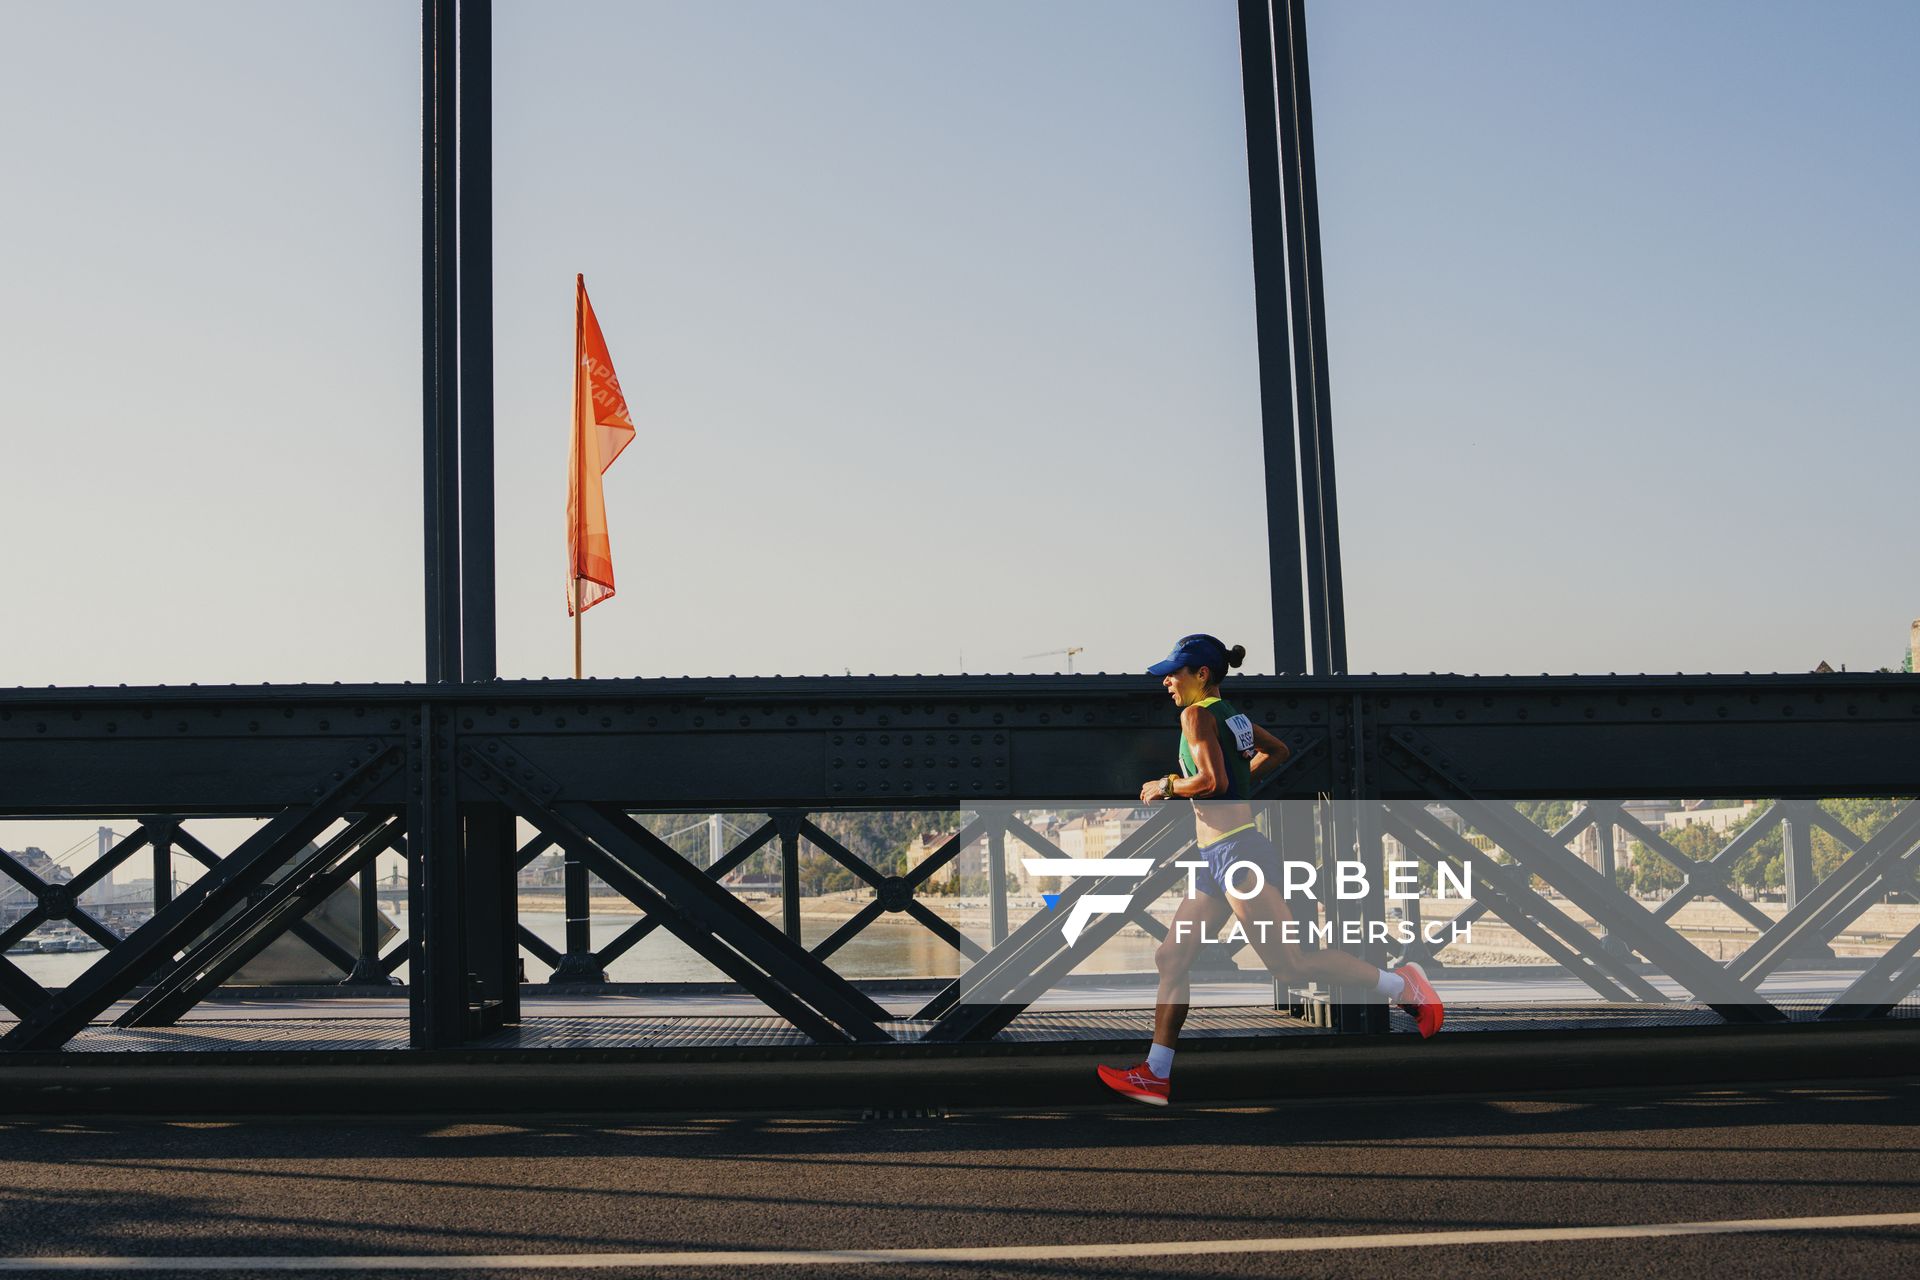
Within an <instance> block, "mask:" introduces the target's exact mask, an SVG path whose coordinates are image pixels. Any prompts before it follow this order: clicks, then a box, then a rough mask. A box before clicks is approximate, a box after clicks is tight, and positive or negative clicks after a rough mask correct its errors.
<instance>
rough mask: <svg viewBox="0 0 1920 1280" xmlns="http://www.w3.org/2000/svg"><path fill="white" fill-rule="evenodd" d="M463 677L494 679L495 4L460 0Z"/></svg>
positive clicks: (461, 639)
mask: <svg viewBox="0 0 1920 1280" xmlns="http://www.w3.org/2000/svg"><path fill="white" fill-rule="evenodd" d="M459 97H460V120H459V124H460V145H459V152H460V182H459V186H460V211H459V212H460V223H459V226H460V244H459V255H460V289H459V303H460V344H459V345H460V678H461V679H462V680H468V681H472V680H491V679H493V678H494V677H495V676H496V675H497V674H498V671H497V670H496V667H497V658H496V655H495V642H494V627H495V621H494V620H495V610H494V546H493V3H492V0H460V83H459Z"/></svg>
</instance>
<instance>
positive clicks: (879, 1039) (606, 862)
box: [459, 743, 893, 1044]
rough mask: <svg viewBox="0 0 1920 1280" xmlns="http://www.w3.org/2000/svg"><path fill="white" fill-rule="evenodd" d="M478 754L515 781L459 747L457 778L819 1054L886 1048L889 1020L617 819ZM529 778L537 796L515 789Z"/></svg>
mask: <svg viewBox="0 0 1920 1280" xmlns="http://www.w3.org/2000/svg"><path fill="white" fill-rule="evenodd" d="M481 745H482V746H483V747H486V748H487V749H488V750H489V753H490V754H493V755H495V756H500V757H504V758H505V760H506V761H507V762H510V763H511V764H512V765H513V767H514V769H516V770H517V771H518V775H519V776H515V774H514V773H512V772H509V770H508V769H507V768H505V767H502V766H500V765H496V764H495V763H493V762H492V761H489V760H487V759H485V758H483V757H482V756H481V755H480V754H479V753H478V752H476V751H474V750H473V749H472V748H470V747H467V746H465V745H463V746H462V747H461V749H460V754H459V764H460V768H461V770H462V771H463V772H465V773H466V774H467V775H468V776H469V777H471V778H472V779H474V780H475V781H476V782H478V783H479V784H480V785H481V786H482V787H484V788H485V789H486V790H487V791H489V792H490V793H491V794H492V795H493V796H494V797H495V798H497V799H498V800H499V801H500V802H501V803H503V804H505V805H506V806H507V807H508V808H510V809H512V810H513V811H514V812H515V813H516V814H518V815H519V816H520V817H521V818H523V819H525V820H526V821H527V822H529V823H531V824H532V825H533V826H534V827H536V828H538V829H539V830H540V831H541V832H542V833H543V834H545V835H547V836H550V837H551V838H552V839H553V841H554V842H555V843H556V844H558V845H560V847H561V848H563V849H565V850H566V851H567V852H568V853H571V854H572V855H573V856H574V857H576V858H578V859H580V861H581V862H583V863H585V864H586V865H587V867H588V868H589V869H590V870H592V871H593V873H594V874H595V875H598V876H599V877H600V878H601V879H602V880H604V881H606V882H607V884H608V885H610V886H611V887H612V888H613V889H614V890H616V891H617V892H619V893H620V894H622V895H623V896H625V897H626V898H627V899H628V900H629V901H631V902H632V903H634V904H635V905H636V906H638V907H639V908H640V909H641V910H643V911H645V912H647V914H648V915H650V916H653V917H655V918H657V919H658V920H659V921H660V922H661V924H663V925H664V926H665V927H666V928H667V930H668V931H669V932H671V933H672V934H673V935H674V936H675V937H676V938H679V939H680V940H681V941H682V942H684V943H686V944H687V946H688V947H689V948H691V949H692V950H693V951H694V952H695V953H696V954H698V955H699V956H700V957H701V958H702V959H704V960H706V961H707V963H709V964H711V965H713V967H714V968H716V969H718V970H720V971H721V972H722V973H724V974H726V975H727V976H728V977H730V978H732V979H733V980H734V981H736V982H738V983H739V984H740V985H741V986H742V987H744V988H746V990H747V991H748V992H749V993H751V994H752V995H753V996H755V997H756V998H757V999H759V1000H760V1001H761V1002H762V1003H763V1004H765V1005H766V1006H767V1007H768V1008H769V1009H771V1010H773V1011H774V1012H775V1013H777V1014H779V1015H780V1016H781V1017H783V1018H785V1019H786V1020H787V1021H789V1022H791V1023H792V1024H793V1025H794V1026H795V1027H797V1028H798V1029H799V1030H800V1031H802V1032H804V1033H805V1034H806V1035H808V1036H810V1037H811V1038H813V1039H814V1040H816V1041H819V1042H821V1043H825V1044H848V1043H853V1042H860V1043H884V1042H887V1041H890V1040H891V1039H892V1038H893V1037H891V1036H889V1035H888V1034H887V1033H886V1032H885V1031H884V1030H882V1029H881V1027H880V1026H879V1023H880V1022H881V1021H884V1020H886V1019H888V1018H890V1017H891V1016H892V1015H890V1014H889V1013H888V1012H887V1011H886V1010H885V1009H883V1008H881V1007H880V1006H879V1005H878V1004H875V1003H874V1002H873V1000H872V999H871V998H869V997H868V996H867V995H866V994H865V993H864V992H862V991H860V990H859V989H858V988H856V987H855V986H854V985H853V984H852V983H850V982H848V981H847V980H846V979H845V978H842V977H841V976H840V975H839V974H837V973H835V972H834V971H833V970H832V969H829V968H828V967H827V966H826V964H825V963H824V962H822V961H821V960H819V959H818V958H817V957H815V956H813V955H810V954H808V952H807V951H806V950H805V948H803V947H801V946H800V944H799V943H797V942H795V941H793V940H792V939H790V938H788V937H787V936H786V935H785V934H783V933H781V932H780V931H779V930H778V929H775V928H774V927H773V926H772V925H771V924H769V923H768V922H767V921H766V920H765V919H764V918H762V917H761V916H760V915H759V913H757V912H755V911H754V910H752V909H751V908H750V907H748V906H747V905H746V904H745V903H743V902H741V901H740V900H739V899H738V898H736V897H734V896H733V895H732V894H731V893H728V892H727V891H726V890H725V889H724V888H722V887H721V886H720V885H718V884H715V883H714V882H713V881H712V880H711V879H709V878H708V877H707V875H706V873H705V872H703V871H702V870H700V869H699V868H698V867H695V866H694V865H693V864H692V863H690V862H688V861H687V860H686V859H685V858H682V857H681V856H680V855H679V854H678V853H676V852H674V850H673V848H672V846H670V845H668V844H667V843H666V842H665V841H663V840H661V839H660V838H659V837H658V836H656V835H654V834H653V833H652V832H651V831H648V830H647V829H646V828H645V827H643V826H641V825H640V824H639V823H637V822H635V821H634V820H633V819H632V818H631V817H629V816H627V814H626V813H625V812H623V811H621V810H620V809H618V808H617V807H616V806H611V805H599V804H589V803H586V802H581V801H572V802H566V801H556V800H554V799H552V797H554V796H557V795H558V793H559V788H558V787H557V786H555V785H554V784H552V783H551V782H550V781H549V780H547V779H544V778H540V777H538V775H537V773H536V771H534V770H533V768H532V766H531V765H530V764H527V763H526V762H524V761H521V760H517V759H515V758H514V753H513V752H512V751H511V750H502V749H500V747H498V746H495V745H494V744H485V743H483V744H481ZM530 777H531V778H533V779H534V780H535V782H536V783H537V784H538V786H539V790H540V792H541V793H543V794H538V795H537V794H535V792H534V790H532V789H530V788H529V786H527V785H525V779H527V778H530Z"/></svg>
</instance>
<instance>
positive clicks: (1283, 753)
mask: <svg viewBox="0 0 1920 1280" xmlns="http://www.w3.org/2000/svg"><path fill="white" fill-rule="evenodd" d="M1253 745H1254V746H1255V747H1257V748H1258V750H1256V751H1255V752H1254V753H1253V758H1252V759H1251V760H1249V761H1247V768H1248V769H1249V770H1251V771H1252V773H1253V776H1254V777H1255V778H1256V779H1259V778H1264V777H1266V776H1267V775H1268V774H1270V773H1272V772H1273V771H1274V770H1275V769H1278V768H1279V767H1280V766H1281V765H1283V764H1285V763H1286V762H1287V758H1288V757H1289V756H1291V755H1292V754H1293V752H1292V751H1290V750H1288V749H1287V744H1286V743H1284V742H1282V741H1280V739H1278V738H1276V737H1274V736H1273V735H1272V734H1270V733H1268V732H1267V731H1266V730H1265V729H1262V728H1261V727H1260V726H1259V725H1255V726H1253Z"/></svg>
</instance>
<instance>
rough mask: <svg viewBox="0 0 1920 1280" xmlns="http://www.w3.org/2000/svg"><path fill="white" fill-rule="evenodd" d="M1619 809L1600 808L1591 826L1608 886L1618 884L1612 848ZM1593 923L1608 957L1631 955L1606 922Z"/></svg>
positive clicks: (1608, 806)
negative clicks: (1596, 926)
mask: <svg viewBox="0 0 1920 1280" xmlns="http://www.w3.org/2000/svg"><path fill="white" fill-rule="evenodd" d="M1619 808H1620V806H1619V805H1617V804H1606V805H1602V806H1600V816H1599V818H1597V819H1596V820H1595V821H1594V824H1593V838H1594V841H1595V843H1596V844H1597V845H1598V846H1599V849H1600V867H1599V871H1600V874H1601V875H1603V876H1605V877H1606V878H1607V883H1608V884H1617V883H1619V882H1618V881H1617V880H1616V879H1615V877H1616V876H1617V875H1618V874H1619V861H1618V858H1617V856H1616V854H1615V851H1614V847H1613V815H1614V814H1615V813H1616V812H1618V810H1619ZM1594 923H1595V924H1597V925H1599V927H1600V946H1601V949H1602V950H1604V951H1606V952H1607V953H1608V954H1609V955H1616V956H1619V957H1620V958H1621V959H1623V960H1624V959H1626V958H1627V957H1628V956H1629V955H1630V954H1631V953H1630V952H1629V951H1628V949H1627V946H1626V944H1625V943H1623V942H1621V941H1620V939H1618V938H1616V937H1614V936H1613V930H1611V929H1609V928H1608V927H1607V924H1606V921H1604V920H1596V921H1595V922H1594Z"/></svg>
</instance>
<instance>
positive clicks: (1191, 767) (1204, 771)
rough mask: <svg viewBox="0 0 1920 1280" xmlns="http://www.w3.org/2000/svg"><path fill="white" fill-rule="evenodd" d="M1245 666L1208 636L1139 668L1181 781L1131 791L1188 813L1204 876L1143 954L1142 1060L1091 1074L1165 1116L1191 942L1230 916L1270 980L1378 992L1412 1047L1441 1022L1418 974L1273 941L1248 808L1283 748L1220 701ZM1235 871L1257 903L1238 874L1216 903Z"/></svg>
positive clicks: (1273, 867) (1268, 876)
mask: <svg viewBox="0 0 1920 1280" xmlns="http://www.w3.org/2000/svg"><path fill="white" fill-rule="evenodd" d="M1246 655H1247V651H1246V648H1245V646H1243V645H1235V646H1233V648H1232V649H1231V650H1229V649H1228V648H1227V647H1226V646H1225V645H1224V644H1222V643H1220V641H1218V640H1216V639H1215V638H1214V637H1212V636H1209V635H1191V636H1183V637H1182V638H1181V640H1180V642H1179V643H1178V644H1176V645H1175V646H1174V647H1173V652H1172V653H1171V654H1169V655H1167V657H1166V659H1165V660H1164V661H1161V662H1156V663H1155V664H1154V665H1153V666H1151V667H1148V668H1147V670H1148V672H1149V673H1150V674H1152V675H1156V676H1159V677H1160V683H1161V685H1162V686H1164V687H1165V689H1166V690H1167V692H1168V694H1170V695H1171V696H1172V698H1173V703H1174V705H1175V706H1177V707H1179V708H1180V772H1179V774H1172V773H1169V774H1166V775H1165V776H1163V777H1159V778H1155V779H1153V780H1152V781H1151V782H1147V783H1144V784H1142V786H1141V788H1140V799H1141V800H1142V801H1144V802H1146V803H1149V804H1152V803H1155V802H1158V801H1166V800H1173V799H1182V800H1191V801H1193V816H1194V827H1195V833H1196V835H1197V837H1198V844H1199V850H1200V852H1199V856H1200V857H1202V858H1205V859H1206V862H1207V866H1206V867H1205V869H1193V870H1191V871H1190V876H1191V881H1190V883H1191V884H1192V885H1193V890H1194V891H1193V892H1192V894H1191V895H1190V896H1189V897H1188V898H1187V900H1186V901H1185V902H1183V903H1181V904H1180V908H1179V910H1177V911H1175V912H1174V915H1173V925H1172V927H1171V928H1170V929H1169V930H1168V931H1167V936H1166V939H1165V940H1164V941H1162V942H1161V944H1160V947H1159V949H1158V950H1157V951H1155V952H1154V964H1155V966H1156V967H1157V968H1158V969H1159V971H1160V990H1159V994H1158V996H1157V997H1156V998H1155V1002H1154V1009H1153V1047H1152V1049H1151V1050H1149V1051H1148V1053H1147V1060H1146V1061H1145V1062H1142V1063H1140V1064H1139V1065H1138V1066H1133V1067H1101V1068H1099V1071H1100V1079H1101V1080H1102V1081H1103V1082H1104V1083H1105V1084H1106V1085H1107V1086H1108V1087H1109V1088H1111V1089H1113V1090H1115V1091H1117V1092H1119V1093H1122V1094H1125V1095H1126V1096H1127V1097H1129V1098H1134V1099H1137V1100H1138V1101H1140V1102H1145V1103H1150V1104H1152V1105H1154V1106H1162V1107H1163V1106H1165V1105H1166V1104H1167V1099H1168V1087H1169V1086H1168V1082H1169V1080H1170V1078H1171V1077H1172V1075H1173V1050H1174V1044H1175V1042H1176V1041H1177V1040H1178V1039H1179V1037H1180V1026H1181V1024H1182V1023H1183V1022H1185V1021H1186V1019H1187V1001H1188V997H1189V993H1190V986H1189V983H1188V981H1187V975H1188V972H1189V971H1190V970H1191V969H1192V968H1193V962H1194V960H1195V958H1196V957H1197V956H1198V955H1199V951H1200V947H1201V946H1202V945H1203V944H1202V943H1201V941H1200V939H1201V938H1202V937H1215V936H1217V935H1218V933H1219V930H1220V927H1221V926H1222V925H1224V924H1226V922H1227V920H1228V918H1229V917H1230V916H1235V917H1238V918H1239V920H1240V921H1241V923H1242V924H1243V925H1244V926H1245V929H1246V933H1247V939H1248V942H1249V944H1250V945H1251V946H1252V947H1253V949H1254V952H1255V954H1257V955H1258V956H1259V957H1260V960H1261V963H1263V964H1265V965H1266V966H1267V968H1268V970H1269V971H1271V972H1272V973H1273V975H1274V976H1275V977H1276V978H1278V977H1287V978H1292V979H1294V980H1296V981H1298V980H1312V981H1319V982H1325V983H1329V984H1336V985H1342V986H1356V987H1366V988H1370V989H1372V990H1375V991H1378V992H1379V993H1380V994H1381V995H1383V996H1385V997H1386V998H1387V999H1388V1000H1390V1001H1392V1002H1393V1003H1395V1004H1398V1005H1399V1006H1400V1007H1401V1008H1403V1009H1405V1010H1407V1012H1409V1013H1411V1014H1412V1015H1413V1016H1414V1018H1415V1019H1416V1020H1417V1021H1418V1023H1419V1025H1420V1034H1421V1035H1422V1036H1430V1035H1432V1034H1433V1033H1434V1032H1436V1031H1438V1030H1439V1029H1440V1023H1441V1021H1442V1019H1443V1018H1444V1017H1445V1010H1444V1009H1443V1008H1442V1007H1441V1004H1440V997H1439V996H1438V995H1436V994H1434V990H1433V986H1432V984H1431V983H1429V982H1428V981H1427V975H1426V974H1425V972H1423V971H1422V970H1421V968H1420V966H1419V965H1417V964H1403V965H1401V966H1400V967H1399V968H1397V969H1394V970H1392V971H1391V972H1389V971H1387V970H1384V969H1376V968H1374V967H1373V966H1372V965H1370V964H1368V963H1367V962H1366V961H1365V960H1362V959H1361V958H1360V957H1359V956H1356V955H1351V954H1349V953H1348V952H1345V951H1335V950H1332V949H1326V950H1318V951H1304V950H1302V949H1301V948H1300V947H1299V946H1298V945H1297V944H1296V943H1290V942H1287V941H1285V940H1284V938H1283V936H1282V933H1283V930H1282V928H1281V923H1282V922H1283V921H1286V920H1290V919H1292V918H1293V913H1292V912H1291V911H1289V910H1288V909H1287V902H1286V899H1285V898H1284V897H1283V896H1282V895H1281V892H1280V890H1279V889H1278V888H1276V887H1275V886H1276V885H1278V884H1279V883H1281V868H1280V854H1279V851H1278V850H1277V849H1275V848H1274V846H1273V842H1272V841H1271V840H1268V839H1267V837H1266V836H1264V835H1262V834H1261V833H1260V831H1259V829H1258V828H1257V827H1255V826H1254V823H1253V804H1252V800H1253V783H1254V780H1255V779H1257V778H1261V777H1264V776H1265V775H1266V774H1268V773H1270V772H1272V771H1273V770H1274V769H1277V768H1279V767H1280V765H1281V764H1282V763H1284V762H1285V760H1286V758H1287V754H1288V752H1287V747H1286V744H1285V743H1283V742H1281V741H1280V740H1279V739H1278V738H1276V737H1274V736H1273V735H1272V734H1271V733H1268V732H1267V731H1266V730H1265V729H1263V728H1261V727H1260V726H1259V725H1257V724H1254V723H1253V722H1252V721H1251V720H1250V719H1248V718H1247V717H1246V716H1245V715H1243V714H1241V713H1240V712H1239V711H1238V710H1236V709H1235V708H1234V706H1233V704H1232V703H1230V702H1228V701H1227V700H1226V699H1224V698H1222V697H1221V696H1220V681H1221V679H1222V678H1223V677H1224V676H1225V675H1226V674H1227V672H1228V671H1229V670H1230V669H1231V668H1233V667H1237V666H1239V665H1240V663H1241V661H1242V659H1244V658H1245V657H1246ZM1237 862H1251V863H1253V864H1255V865H1256V866H1258V867H1259V868H1260V870H1261V873H1262V874H1263V875H1264V876H1265V884H1264V885H1263V886H1262V887H1261V889H1260V891H1259V892H1258V893H1254V894H1252V895H1251V896H1249V897H1246V898H1241V897H1240V896H1239V894H1241V893H1242V892H1245V891H1246V890H1247V889H1249V888H1250V887H1251V885H1252V883H1253V880H1254V877H1253V875H1252V874H1251V873H1250V872H1247V871H1245V870H1242V871H1241V872H1240V873H1239V874H1238V876H1236V877H1235V878H1234V879H1233V881H1232V882H1231V883H1232V887H1233V890H1234V892H1233V893H1232V894H1228V893H1227V892H1225V890H1226V887H1227V885H1228V884H1229V878H1228V877H1229V868H1231V867H1232V866H1233V864H1235V863H1237ZM1182 922H1184V926H1183V923H1182ZM1263 925H1264V927H1263Z"/></svg>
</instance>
